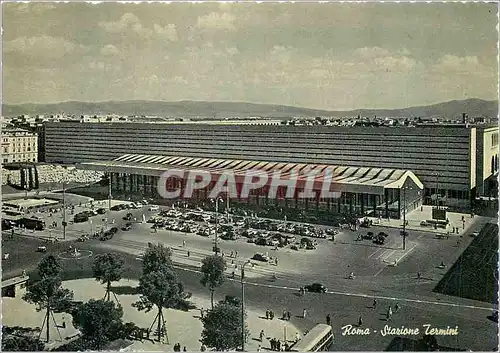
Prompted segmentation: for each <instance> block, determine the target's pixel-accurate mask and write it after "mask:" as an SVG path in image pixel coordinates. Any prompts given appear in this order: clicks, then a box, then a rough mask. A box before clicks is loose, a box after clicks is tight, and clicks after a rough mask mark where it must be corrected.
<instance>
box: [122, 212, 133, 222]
mask: <svg viewBox="0 0 500 353" xmlns="http://www.w3.org/2000/svg"><path fill="white" fill-rule="evenodd" d="M132 218H134V215H133V214H132V213H127V214H126V215H125V216H124V217H123V219H124V220H125V221H130V220H132Z"/></svg>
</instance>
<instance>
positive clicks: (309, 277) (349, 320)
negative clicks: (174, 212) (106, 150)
mask: <svg viewBox="0 0 500 353" xmlns="http://www.w3.org/2000/svg"><path fill="white" fill-rule="evenodd" d="M105 204H107V202H104V203H103V204H102V205H105ZM429 210H430V209H429ZM429 210H427V209H425V210H424V211H420V209H418V210H415V211H413V213H409V214H408V217H410V216H412V215H415V216H414V217H416V218H418V213H421V216H422V218H423V219H428V216H429V215H427V214H426V213H425V212H430V211H429ZM75 212H79V209H78V207H77V210H75ZM128 212H132V213H133V214H134V217H136V218H137V219H138V220H139V222H138V223H134V225H133V228H132V230H130V231H128V232H122V231H120V232H119V233H118V234H117V235H116V236H115V237H114V238H113V239H112V240H110V241H106V242H99V241H90V242H88V243H78V245H77V247H82V248H87V247H89V248H104V249H109V250H113V251H121V252H124V253H128V254H132V255H134V256H136V257H138V255H140V254H142V253H143V252H144V249H145V247H146V246H147V243H148V242H153V243H162V244H164V245H166V246H169V247H171V248H172V249H173V259H174V262H176V263H177V266H178V268H179V271H180V272H181V273H182V276H181V277H182V280H183V282H184V283H185V285H186V287H187V288H188V290H190V291H193V292H196V291H199V292H200V293H203V288H201V287H200V285H199V273H197V269H198V268H199V266H200V261H201V259H202V258H203V257H205V256H206V255H209V254H211V253H212V252H211V248H212V246H213V241H214V239H211V238H205V237H201V236H199V235H195V234H185V233H178V232H173V231H167V230H158V232H157V233H156V232H153V231H152V230H151V229H150V226H151V225H150V224H147V223H141V222H140V220H141V219H142V214H145V216H146V217H149V216H150V215H151V213H149V212H148V211H147V210H146V209H142V210H127V211H121V212H111V213H110V215H111V218H112V219H114V220H115V222H114V224H115V225H116V226H118V227H119V226H120V225H121V224H123V223H126V221H124V220H122V217H123V216H124V215H125V214H126V213H128ZM53 217H55V218H59V219H60V218H61V215H60V214H57V215H53ZM448 217H450V221H452V222H453V220H452V217H453V219H457V220H460V222H461V215H459V214H457V215H454V214H451V213H449V214H448ZM94 219H95V221H94V222H93V224H92V225H90V224H89V223H88V222H87V223H83V224H75V225H70V226H69V227H68V232H67V234H68V239H73V240H74V239H75V238H76V237H78V236H79V235H81V234H83V233H85V232H87V233H88V232H90V228H91V227H95V228H97V227H99V226H102V225H103V224H105V223H106V217H103V218H100V216H99V218H98V217H94ZM465 221H466V224H465V229H463V228H464V227H461V229H460V234H458V235H454V236H453V235H450V237H449V238H447V237H438V236H436V234H435V233H433V232H432V230H431V229H426V228H423V227H416V228H415V229H411V228H409V229H410V231H409V233H410V235H409V236H408V237H407V242H406V250H404V251H403V250H402V237H401V235H400V234H399V231H400V229H399V228H394V227H385V226H386V225H387V224H384V223H383V222H384V220H382V225H383V226H384V227H380V226H374V227H372V228H371V229H369V230H370V231H372V232H374V233H377V232H379V231H385V232H386V233H388V234H389V237H388V238H387V242H386V243H385V244H384V245H383V246H377V245H374V244H372V243H371V242H369V241H366V240H365V241H356V240H355V239H356V237H357V234H359V233H364V232H366V231H368V229H360V230H359V231H358V232H352V231H349V230H343V231H342V232H341V233H340V234H339V235H337V236H336V238H335V241H331V240H322V239H321V240H318V247H317V249H316V250H310V251H306V250H301V251H294V250H290V249H288V248H286V249H279V250H278V251H275V250H271V248H269V247H261V246H257V245H254V244H248V243H246V242H245V241H244V240H241V239H240V240H237V241H224V240H219V244H220V247H221V249H222V251H224V253H225V254H226V258H227V262H228V265H229V268H228V274H229V275H231V274H232V272H233V271H234V272H235V277H236V278H235V281H229V282H228V283H227V284H226V285H224V287H223V288H222V289H221V293H224V294H234V295H238V294H239V279H238V273H239V268H233V267H232V262H235V264H236V265H238V264H239V263H241V262H243V261H246V260H247V259H249V258H250V257H251V256H253V255H254V254H255V253H257V252H264V253H265V252H268V253H269V255H270V256H273V257H276V258H278V259H279V265H278V266H274V265H270V264H265V263H260V264H256V266H255V267H253V268H248V270H247V269H246V273H247V282H249V283H248V285H247V294H248V295H247V296H246V297H247V302H248V304H249V306H250V307H254V308H256V309H260V310H261V311H262V312H263V311H265V308H263V306H264V305H266V306H267V307H269V308H271V309H273V310H276V312H281V310H284V309H290V310H291V309H293V310H294V314H295V315H299V314H300V313H301V312H302V308H307V310H308V315H307V318H306V319H301V318H298V317H294V318H293V319H292V320H291V323H292V324H294V325H295V326H296V327H298V328H299V329H300V330H308V329H310V328H311V327H312V326H313V325H314V324H315V323H318V322H323V321H324V317H325V315H326V313H331V314H332V317H333V320H332V321H333V322H334V331H335V334H336V343H335V346H334V347H333V349H334V350H366V349H369V350H372V349H373V350H384V349H386V348H387V346H388V345H389V344H390V341H391V339H392V338H394V337H390V336H386V337H382V336H380V334H372V335H370V336H369V337H359V336H342V335H341V329H340V328H341V327H342V326H344V325H347V324H353V325H354V324H356V322H357V320H358V318H359V316H362V317H363V322H364V324H363V325H366V327H371V328H372V329H373V330H380V329H382V328H383V326H384V325H385V324H389V325H392V326H394V327H395V326H398V327H399V326H401V325H404V326H406V327H411V326H414V325H417V326H418V325H420V327H421V325H424V324H431V325H433V326H434V325H436V326H440V327H443V326H444V327H446V326H450V327H454V326H455V325H458V326H459V329H460V334H459V336H443V337H439V338H438V343H440V344H442V345H446V346H450V347H456V348H463V349H471V350H490V349H493V348H495V347H496V345H497V340H496V339H493V338H492V337H497V329H496V324H495V323H493V322H491V321H490V320H488V318H487V316H488V315H490V314H491V310H492V307H493V306H492V305H491V304H488V303H483V302H477V301H474V300H469V299H464V298H458V297H450V296H446V295H442V294H439V293H434V292H433V291H432V290H433V288H434V287H435V286H436V284H437V282H438V281H439V280H440V279H441V278H442V277H443V276H444V274H445V273H446V271H447V268H448V267H449V266H451V264H453V263H454V262H455V260H456V259H457V258H458V257H459V256H460V254H461V253H462V252H463V250H464V249H465V248H467V246H468V245H469V244H470V242H471V241H472V240H473V238H471V237H469V236H468V235H470V234H471V233H472V232H474V231H479V229H480V228H481V227H482V225H484V224H485V223H486V222H488V221H491V219H488V218H484V217H478V216H476V217H474V218H471V217H465ZM415 222H416V221H415ZM101 223H102V224H101ZM397 223H401V221H397ZM397 223H395V224H397ZM395 224H393V225H395ZM54 232H57V230H56V231H54ZM59 234H60V233H59ZM35 236H42V237H46V236H47V233H46V232H45V233H43V232H42V233H40V232H36V233H35ZM59 236H60V235H59ZM188 251H189V252H190V254H189V255H190V256H189V257H188V256H187V252H188ZM231 251H233V252H236V251H237V252H238V256H237V257H236V258H229V256H228V255H229V254H230V252H231ZM394 261H396V266H394ZM441 261H443V262H444V263H445V264H447V265H448V267H447V268H446V269H440V268H438V266H437V265H438V264H439V263H440V262H441ZM350 272H354V273H355V274H356V278H355V279H354V280H349V279H347V275H348V274H349V273H350ZM417 272H420V273H421V274H422V278H421V279H420V280H418V279H417V278H416V277H417ZM273 274H274V275H276V277H277V279H276V280H275V281H271V279H270V278H271V276H272V275H273ZM312 282H321V283H323V284H325V285H327V287H328V288H329V293H327V294H323V295H319V294H312V293H310V294H308V295H306V296H304V297H299V296H297V294H298V287H300V286H303V285H305V284H310V283H312ZM373 298H377V301H378V304H377V309H373V308H372V307H371V306H372V303H373ZM264 303H265V304H264ZM396 303H398V304H399V305H400V306H401V310H400V312H399V313H397V314H395V315H394V316H393V318H392V320H391V322H389V323H387V322H385V321H384V320H385V319H384V318H383V315H382V314H385V312H386V310H387V308H388V306H389V305H392V306H393V308H394V305H395V304H396ZM379 308H380V309H379ZM197 348H199V347H195V348H193V349H197Z"/></svg>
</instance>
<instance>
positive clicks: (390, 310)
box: [388, 306, 392, 316]
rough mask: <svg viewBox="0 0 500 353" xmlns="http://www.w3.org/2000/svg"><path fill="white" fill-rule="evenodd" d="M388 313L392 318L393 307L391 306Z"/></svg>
mask: <svg viewBox="0 0 500 353" xmlns="http://www.w3.org/2000/svg"><path fill="white" fill-rule="evenodd" d="M388 313H389V316H392V307H391V306H389V310H388Z"/></svg>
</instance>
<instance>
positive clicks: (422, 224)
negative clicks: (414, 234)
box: [420, 221, 431, 227]
mask: <svg viewBox="0 0 500 353" xmlns="http://www.w3.org/2000/svg"><path fill="white" fill-rule="evenodd" d="M420 225H421V226H422V227H429V226H430V225H431V224H430V223H429V222H427V221H422V222H420Z"/></svg>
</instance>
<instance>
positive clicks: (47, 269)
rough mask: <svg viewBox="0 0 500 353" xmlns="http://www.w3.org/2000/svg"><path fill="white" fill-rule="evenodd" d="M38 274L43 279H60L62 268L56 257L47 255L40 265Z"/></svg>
mask: <svg viewBox="0 0 500 353" xmlns="http://www.w3.org/2000/svg"><path fill="white" fill-rule="evenodd" d="M37 272H38V276H40V278H41V279H45V278H54V277H60V276H61V274H62V266H61V263H60V262H59V261H58V260H57V259H56V257H55V256H54V255H47V256H45V257H43V258H42V259H41V260H40V262H39V263H38V266H37Z"/></svg>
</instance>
